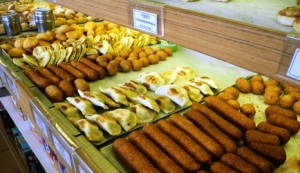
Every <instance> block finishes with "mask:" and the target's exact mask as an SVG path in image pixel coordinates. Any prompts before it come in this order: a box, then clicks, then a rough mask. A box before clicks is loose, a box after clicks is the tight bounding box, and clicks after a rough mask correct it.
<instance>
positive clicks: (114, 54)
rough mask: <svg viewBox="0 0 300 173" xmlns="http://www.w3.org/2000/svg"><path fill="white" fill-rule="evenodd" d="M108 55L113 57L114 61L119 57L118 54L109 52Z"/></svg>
mask: <svg viewBox="0 0 300 173" xmlns="http://www.w3.org/2000/svg"><path fill="white" fill-rule="evenodd" d="M108 55H111V57H112V59H114V58H115V57H117V56H118V54H117V53H116V52H109V53H108Z"/></svg>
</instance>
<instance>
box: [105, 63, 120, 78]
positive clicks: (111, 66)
mask: <svg viewBox="0 0 300 173" xmlns="http://www.w3.org/2000/svg"><path fill="white" fill-rule="evenodd" d="M106 70H107V72H108V75H109V76H114V75H116V74H117V72H118V65H117V64H115V63H113V62H112V63H111V62H109V63H108V64H107V66H106Z"/></svg>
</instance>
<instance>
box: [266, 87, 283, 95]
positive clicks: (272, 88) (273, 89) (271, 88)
mask: <svg viewBox="0 0 300 173" xmlns="http://www.w3.org/2000/svg"><path fill="white" fill-rule="evenodd" d="M267 91H275V92H277V93H278V94H279V95H281V93H282V91H281V89H280V88H279V87H278V86H275V85H268V86H267V87H266V88H265V92H267Z"/></svg>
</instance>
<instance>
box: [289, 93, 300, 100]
mask: <svg viewBox="0 0 300 173" xmlns="http://www.w3.org/2000/svg"><path fill="white" fill-rule="evenodd" d="M290 95H292V96H294V97H295V99H296V101H300V93H298V92H292V93H290Z"/></svg>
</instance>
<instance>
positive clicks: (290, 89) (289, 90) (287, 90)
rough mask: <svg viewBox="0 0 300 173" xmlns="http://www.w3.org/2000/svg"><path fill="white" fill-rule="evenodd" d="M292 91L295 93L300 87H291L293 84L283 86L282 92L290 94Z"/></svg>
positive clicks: (299, 90)
mask: <svg viewBox="0 0 300 173" xmlns="http://www.w3.org/2000/svg"><path fill="white" fill-rule="evenodd" d="M292 92H297V93H299V92H300V89H298V88H295V87H293V86H286V87H285V88H284V93H285V94H290V93H292Z"/></svg>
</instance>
